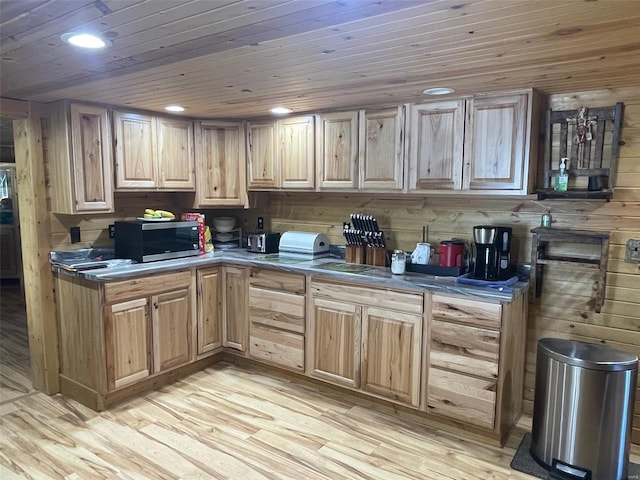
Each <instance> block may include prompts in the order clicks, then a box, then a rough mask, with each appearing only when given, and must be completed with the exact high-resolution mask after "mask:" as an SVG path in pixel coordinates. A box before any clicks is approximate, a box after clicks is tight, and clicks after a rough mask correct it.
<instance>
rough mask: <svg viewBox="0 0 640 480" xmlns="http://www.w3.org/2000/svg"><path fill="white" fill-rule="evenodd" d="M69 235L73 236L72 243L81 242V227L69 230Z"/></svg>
mask: <svg viewBox="0 0 640 480" xmlns="http://www.w3.org/2000/svg"><path fill="white" fill-rule="evenodd" d="M69 234H70V235H71V243H78V242H79V241H80V227H71V228H69Z"/></svg>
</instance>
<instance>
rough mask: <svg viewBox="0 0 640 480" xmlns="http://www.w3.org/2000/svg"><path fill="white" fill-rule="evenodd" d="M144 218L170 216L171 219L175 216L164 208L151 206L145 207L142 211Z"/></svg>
mask: <svg viewBox="0 0 640 480" xmlns="http://www.w3.org/2000/svg"><path fill="white" fill-rule="evenodd" d="M144 218H170V219H171V220H173V219H174V218H176V216H175V215H174V214H173V213H171V212H168V211H166V210H153V209H152V208H147V209H145V211H144Z"/></svg>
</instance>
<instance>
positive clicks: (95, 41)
mask: <svg viewBox="0 0 640 480" xmlns="http://www.w3.org/2000/svg"><path fill="white" fill-rule="evenodd" d="M60 39H61V40H62V41H63V42H65V43H68V44H70V45H74V46H76V47H80V48H90V49H94V50H95V49H97V48H104V47H107V46H109V45H111V42H110V41H109V40H105V39H104V38H100V37H99V36H97V35H94V34H92V33H81V32H67V33H63V34H62V35H60Z"/></svg>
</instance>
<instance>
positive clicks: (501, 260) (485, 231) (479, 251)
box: [472, 225, 512, 280]
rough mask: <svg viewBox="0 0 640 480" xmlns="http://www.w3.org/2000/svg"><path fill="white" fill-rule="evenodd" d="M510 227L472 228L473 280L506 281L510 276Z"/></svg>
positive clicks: (483, 226) (484, 226)
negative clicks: (473, 252)
mask: <svg viewBox="0 0 640 480" xmlns="http://www.w3.org/2000/svg"><path fill="white" fill-rule="evenodd" d="M511 236H512V231H511V228H510V227H498V226H493V225H480V226H477V227H473V240H474V245H475V252H476V257H475V266H474V269H473V274H472V275H473V278H477V279H480V280H506V279H508V278H510V277H511V276H512V266H511Z"/></svg>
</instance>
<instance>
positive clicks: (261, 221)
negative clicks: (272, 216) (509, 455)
mask: <svg viewBox="0 0 640 480" xmlns="http://www.w3.org/2000/svg"><path fill="white" fill-rule="evenodd" d="M262 229H264V218H263V217H258V230H262Z"/></svg>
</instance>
